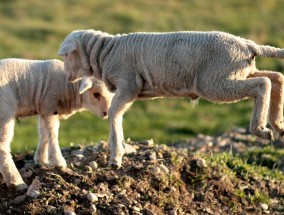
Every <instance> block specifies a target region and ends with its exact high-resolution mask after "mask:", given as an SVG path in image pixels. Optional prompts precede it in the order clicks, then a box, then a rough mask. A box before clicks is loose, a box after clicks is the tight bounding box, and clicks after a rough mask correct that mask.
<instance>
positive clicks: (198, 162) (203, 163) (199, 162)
mask: <svg viewBox="0 0 284 215" xmlns="http://www.w3.org/2000/svg"><path fill="white" fill-rule="evenodd" d="M196 165H197V166H198V167H200V168H206V167H207V164H206V161H205V160H204V159H202V158H197V159H196Z"/></svg>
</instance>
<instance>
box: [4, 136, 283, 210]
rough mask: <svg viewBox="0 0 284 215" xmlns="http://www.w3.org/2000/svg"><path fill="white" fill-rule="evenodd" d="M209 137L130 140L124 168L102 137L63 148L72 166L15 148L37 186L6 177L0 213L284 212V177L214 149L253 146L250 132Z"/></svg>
mask: <svg viewBox="0 0 284 215" xmlns="http://www.w3.org/2000/svg"><path fill="white" fill-rule="evenodd" d="M238 135H239V137H238V138H239V140H237V137H236V136H238ZM240 137H241V138H240ZM245 137H246V138H245ZM210 138H211V139H210ZM210 138H209V136H202V135H199V136H198V137H197V138H195V139H192V140H190V141H192V142H191V145H189V144H190V141H185V142H179V143H176V144H173V145H175V147H174V146H171V147H168V146H165V145H154V144H153V142H152V141H143V142H136V143H135V142H129V143H130V144H131V146H132V147H133V148H132V149H135V151H136V152H132V153H130V154H127V155H125V157H124V160H123V166H122V168H121V169H119V170H114V169H111V168H110V167H109V166H108V158H109V157H108V156H109V154H108V150H107V147H106V144H105V143H103V142H102V143H100V144H97V145H95V146H76V147H70V148H67V149H63V154H64V156H65V158H66V160H67V162H68V164H69V165H68V166H69V167H68V169H66V170H59V169H55V168H49V167H44V166H41V167H40V166H36V165H34V164H33V162H32V153H26V154H17V155H15V160H16V164H17V166H18V168H19V169H20V171H21V174H22V175H23V177H24V178H25V179H24V180H25V181H26V182H27V184H28V185H31V184H32V185H31V186H30V188H29V191H28V193H29V195H27V193H26V192H24V193H23V192H22V193H17V192H15V191H14V190H13V189H12V188H8V187H7V186H6V185H5V184H3V183H1V180H2V178H0V184H1V185H0V190H1V192H0V214H70V215H71V214H133V215H135V214H136V215H138V214H146V215H153V214H170V215H175V214H283V212H284V207H283V205H284V182H283V180H282V179H283V178H281V177H282V176H283V175H282V176H281V177H280V178H272V176H271V175H266V176H263V175H257V174H253V173H252V172H251V171H250V169H246V167H245V166H242V165H240V164H239V160H235V157H234V156H233V155H232V153H224V154H219V155H218V156H214V155H213V153H212V152H214V151H219V152H220V151H222V150H221V148H222V147H224V150H225V151H226V150H227V149H229V150H230V151H231V152H232V150H234V149H232V146H230V147H229V148H226V146H228V144H229V145H230V144H231V143H232V142H234V141H235V142H238V143H239V144H240V143H243V144H244V145H249V143H251V142H252V140H250V139H249V138H251V136H250V135H249V134H248V133H247V132H244V131H242V132H240V131H235V133H234V134H233V133H232V132H231V133H230V134H228V133H227V134H224V135H221V136H219V139H218V140H217V139H216V138H218V137H210ZM244 138H245V139H244ZM222 140H223V143H222V144H221V143H220V141H221V142H222ZM225 140H226V141H227V142H226V141H225ZM194 141H195V142H194ZM198 141H199V143H200V144H197V142H198ZM200 141H201V142H200ZM224 142H226V143H224ZM254 142H257V140H254ZM184 143H186V144H187V146H186V147H185V146H182V145H183V144H184ZM257 143H258V144H259V145H262V144H263V143H262V142H257ZM217 144H220V147H219V149H218V150H217V146H216V145H217ZM231 145H232V144H231ZM221 146H222V147H221ZM188 147H191V148H190V151H189V150H188ZM192 147H193V148H192ZM194 147H195V148H194ZM200 147H207V149H205V148H204V149H202V150H201V148H200ZM239 148H241V147H239ZM195 150H199V151H202V152H203V153H202V154H201V153H191V152H192V151H195ZM224 150H223V151H224ZM214 154H215V153H214Z"/></svg>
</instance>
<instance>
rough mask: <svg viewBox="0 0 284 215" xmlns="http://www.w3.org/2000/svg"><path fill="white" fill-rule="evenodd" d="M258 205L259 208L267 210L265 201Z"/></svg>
mask: <svg viewBox="0 0 284 215" xmlns="http://www.w3.org/2000/svg"><path fill="white" fill-rule="evenodd" d="M259 206H260V207H261V209H262V210H263V211H266V210H268V205H267V204H265V203H260V204H259Z"/></svg>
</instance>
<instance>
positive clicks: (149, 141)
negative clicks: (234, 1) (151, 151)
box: [139, 139, 154, 147]
mask: <svg viewBox="0 0 284 215" xmlns="http://www.w3.org/2000/svg"><path fill="white" fill-rule="evenodd" d="M139 143H140V144H142V145H144V146H147V147H152V146H154V141H153V139H150V140H144V141H141V142H139Z"/></svg>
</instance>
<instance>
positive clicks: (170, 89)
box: [139, 82, 196, 98]
mask: <svg viewBox="0 0 284 215" xmlns="http://www.w3.org/2000/svg"><path fill="white" fill-rule="evenodd" d="M194 95H196V94H195V92H194V91H193V89H192V88H191V87H188V86H186V84H180V85H178V86H177V85H174V84H173V83H165V82H160V83H155V85H153V86H151V85H150V84H149V83H147V82H146V83H145V84H144V86H143V90H142V92H141V93H140V94H139V97H140V98H157V97H190V98H192V97H194Z"/></svg>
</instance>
